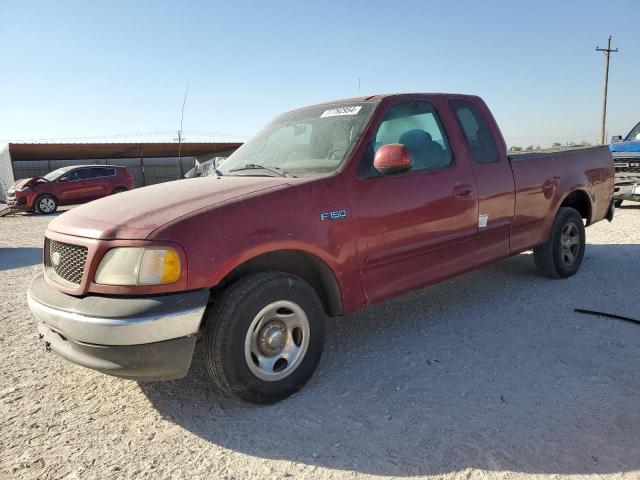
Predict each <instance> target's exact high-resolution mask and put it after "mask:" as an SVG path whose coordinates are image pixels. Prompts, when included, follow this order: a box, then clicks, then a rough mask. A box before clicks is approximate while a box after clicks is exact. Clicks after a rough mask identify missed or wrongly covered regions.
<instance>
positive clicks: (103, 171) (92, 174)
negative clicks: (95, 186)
mask: <svg viewBox="0 0 640 480" xmlns="http://www.w3.org/2000/svg"><path fill="white" fill-rule="evenodd" d="M86 170H87V171H88V173H87V174H86V175H87V176H86V177H85V178H98V177H111V176H113V175H115V174H116V171H115V169H113V168H104V167H92V168H87V169H86Z"/></svg>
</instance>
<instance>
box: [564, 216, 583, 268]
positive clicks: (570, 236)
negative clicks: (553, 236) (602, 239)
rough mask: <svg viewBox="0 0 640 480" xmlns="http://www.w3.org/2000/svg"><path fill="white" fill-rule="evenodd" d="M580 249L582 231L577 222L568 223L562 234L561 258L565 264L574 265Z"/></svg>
mask: <svg viewBox="0 0 640 480" xmlns="http://www.w3.org/2000/svg"><path fill="white" fill-rule="evenodd" d="M579 251H580V232H579V231H578V227H577V226H576V224H575V223H567V224H566V225H565V226H564V228H563V229H562V233H561V235H560V258H561V259H562V263H564V264H565V265H572V264H573V263H574V262H575V261H576V258H577V257H578V252H579Z"/></svg>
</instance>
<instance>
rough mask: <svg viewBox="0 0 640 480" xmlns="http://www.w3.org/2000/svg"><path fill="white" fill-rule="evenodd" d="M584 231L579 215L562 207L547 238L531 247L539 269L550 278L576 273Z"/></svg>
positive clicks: (583, 242) (582, 255) (583, 246)
mask: <svg viewBox="0 0 640 480" xmlns="http://www.w3.org/2000/svg"><path fill="white" fill-rule="evenodd" d="M584 250H585V231H584V224H583V223H582V217H581V216H580V214H579V213H578V211H577V210H576V209H574V208H571V207H562V208H560V210H558V214H557V215H556V218H555V220H554V222H553V226H552V227H551V234H550V235H549V239H548V240H547V241H546V242H545V243H543V244H542V245H540V246H538V247H536V248H534V249H533V259H534V260H535V263H536V267H537V268H538V271H539V272H540V273H542V274H543V275H546V276H548V277H551V278H566V277H570V276H571V275H573V274H575V273H576V272H577V271H578V269H579V268H580V265H581V264H582V258H583V257H584Z"/></svg>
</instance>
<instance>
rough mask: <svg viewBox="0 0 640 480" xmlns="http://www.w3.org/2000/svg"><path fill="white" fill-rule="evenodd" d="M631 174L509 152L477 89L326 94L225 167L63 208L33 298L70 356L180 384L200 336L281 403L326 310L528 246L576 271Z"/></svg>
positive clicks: (216, 359)
mask: <svg viewBox="0 0 640 480" xmlns="http://www.w3.org/2000/svg"><path fill="white" fill-rule="evenodd" d="M613 178H614V168H613V161H612V159H611V153H610V152H609V149H608V148H607V147H605V146H602V147H596V148H589V149H581V150H572V151H565V152H554V153H527V154H523V155H517V156H508V155H507V148H506V145H505V142H504V140H503V138H502V135H501V133H500V130H499V128H498V125H497V124H496V123H495V121H494V118H493V116H492V115H491V112H490V111H489V109H488V108H487V106H486V105H485V103H484V102H483V101H482V100H481V99H480V98H478V97H475V96H467V95H447V94H433V95H431V94H408V95H406V94H405V95H382V96H374V97H366V98H356V99H351V100H341V101H337V102H331V103H326V104H322V105H316V106H312V107H308V108H303V109H299V110H295V111H293V112H290V113H287V114H285V115H282V116H280V117H278V118H276V119H275V120H274V121H273V122H271V123H269V124H268V125H267V126H266V127H265V128H264V129H263V130H262V131H261V132H260V133H258V134H257V135H256V136H255V137H253V138H252V139H251V140H249V141H247V142H246V143H245V144H244V145H243V146H242V147H241V148H240V149H238V150H237V151H235V152H234V153H233V154H232V155H231V156H230V157H229V158H228V159H227V160H225V161H224V163H223V164H222V165H221V166H220V167H219V168H218V169H217V171H214V172H213V174H212V175H210V176H207V177H200V178H192V179H189V180H181V181H178V182H167V183H163V184H161V185H152V186H150V187H145V188H140V189H137V190H134V191H131V192H127V193H124V194H122V195H115V196H113V197H107V198H103V199H101V200H97V201H95V202H92V203H90V204H88V205H83V206H81V207H78V208H74V209H73V210H70V211H69V212H66V213H65V214H64V215H60V216H59V217H57V218H55V219H54V220H53V221H52V222H51V223H49V225H48V227H47V230H46V232H45V243H44V255H43V257H44V271H43V273H41V274H40V275H38V276H36V277H35V278H34V279H33V281H32V283H31V286H30V289H29V294H28V302H29V307H30V308H31V311H32V312H33V314H34V316H35V317H36V318H37V319H38V320H39V322H40V325H39V328H38V331H39V332H40V336H41V339H42V341H43V342H44V344H45V346H46V347H47V349H48V350H51V351H53V352H55V353H57V354H59V355H61V356H62V357H64V358H67V359H68V360H70V361H71V362H74V363H77V364H79V365H84V366H86V367H90V368H94V369H97V370H99V371H102V372H105V373H110V374H113V375H119V376H121V377H126V378H134V379H137V380H166V379H172V378H179V377H182V376H184V375H185V374H186V373H187V371H188V369H189V365H190V364H191V359H192V357H193V352H194V347H195V343H196V339H197V338H198V336H201V337H202V338H203V340H204V342H203V350H204V361H205V364H206V367H207V369H208V370H209V373H210V374H211V378H212V380H213V382H215V384H216V385H218V386H219V387H220V388H221V389H222V390H223V391H225V392H227V393H228V394H230V395H233V396H236V397H239V398H242V399H244V400H248V401H251V402H257V403H269V402H274V401H277V400H280V399H282V398H284V397H286V396H287V395H290V394H291V393H293V392H295V391H296V390H298V389H299V388H300V387H301V386H302V385H304V383H305V382H306V381H307V380H308V379H309V377H311V374H312V373H313V371H314V370H315V368H316V366H317V365H318V362H319V360H320V355H321V353H322V348H323V345H324V341H325V337H324V330H325V326H326V325H331V323H329V324H327V323H326V317H327V316H341V315H345V314H348V313H350V312H353V311H355V310H357V309H359V308H362V307H364V306H366V305H369V304H371V303H373V302H378V301H381V300H383V299H385V298H389V297H394V296H397V295H400V294H402V293H404V292H407V291H410V290H414V289H417V288H422V287H424V286H426V285H430V284H433V283H435V282H438V281H441V280H444V279H446V278H449V277H453V276H454V275H459V274H461V273H464V272H468V271H469V270H472V269H474V268H479V267H481V266H483V265H487V264H489V263H492V262H496V261H498V260H501V259H503V258H507V257H510V256H512V255H516V254H518V253H520V252H523V251H525V250H533V252H534V254H533V255H532V257H533V259H534V260H535V263H536V265H537V267H538V269H539V270H540V272H541V273H543V274H544V275H547V276H549V277H552V278H567V277H570V276H571V275H573V274H575V273H576V272H577V271H578V269H579V268H580V265H581V263H582V258H583V255H584V252H585V239H586V236H585V226H589V225H592V224H594V223H596V222H599V221H601V220H603V219H605V218H606V219H608V220H611V219H612V218H613V213H614V204H613V201H612V195H613ZM592 255H597V253H592ZM587 268H595V267H594V265H593V264H591V265H590V266H587ZM569 282H570V280H569ZM461 288H463V287H461ZM487 288H489V289H495V288H499V286H497V285H493V286H487ZM535 288H536V286H535V285H534V286H532V290H535ZM558 288H572V287H571V283H569V284H568V285H565V286H564V287H560V286H558ZM459 293H460V294H459V298H458V299H456V300H457V301H463V300H464V296H465V292H464V291H463V290H461V291H460V292H459ZM495 308H496V310H498V309H499V308H500V305H499V304H496V305H495ZM345 321H346V320H345ZM393 322H394V319H393V318H390V319H389V322H388V329H389V331H390V332H392V331H393ZM363 325H364V324H363ZM335 340H336V337H335V335H331V336H329V337H328V341H335ZM352 360H353V361H357V360H356V359H352ZM378 360H379V361H381V362H382V361H384V359H378ZM343 368H349V365H348V363H347V364H345V365H343Z"/></svg>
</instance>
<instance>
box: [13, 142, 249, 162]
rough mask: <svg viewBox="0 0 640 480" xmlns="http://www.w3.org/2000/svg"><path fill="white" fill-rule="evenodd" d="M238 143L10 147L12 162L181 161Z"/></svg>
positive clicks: (35, 145) (83, 144) (220, 150)
mask: <svg viewBox="0 0 640 480" xmlns="http://www.w3.org/2000/svg"><path fill="white" fill-rule="evenodd" d="M241 145H242V143H240V142H225V143H218V142H215V143H213V142H202V143H196V142H184V143H182V146H179V144H178V143H176V142H164V143H10V144H9V153H10V155H11V160H12V161H14V162H15V161H21V160H83V159H91V158H131V157H177V156H178V150H179V151H180V155H181V156H183V157H191V156H196V155H206V154H210V153H215V152H223V151H228V150H235V149H237V148H238V147H240V146H241Z"/></svg>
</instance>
